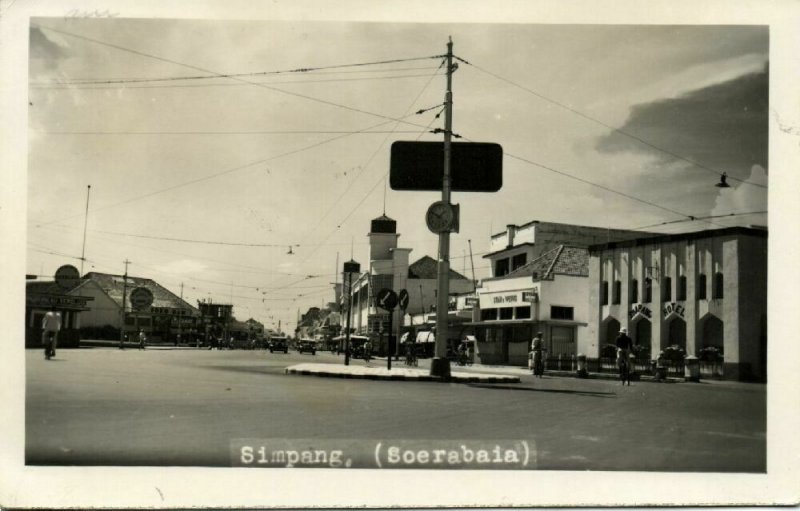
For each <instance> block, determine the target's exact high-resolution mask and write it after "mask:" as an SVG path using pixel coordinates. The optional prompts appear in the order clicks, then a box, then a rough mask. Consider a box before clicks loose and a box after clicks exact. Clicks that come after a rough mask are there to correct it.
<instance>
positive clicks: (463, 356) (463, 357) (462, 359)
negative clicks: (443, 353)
mask: <svg viewBox="0 0 800 511" xmlns="http://www.w3.org/2000/svg"><path fill="white" fill-rule="evenodd" d="M457 363H458V365H460V366H471V365H472V360H471V359H470V358H469V356H467V353H466V352H461V353H459V354H458V359H457Z"/></svg>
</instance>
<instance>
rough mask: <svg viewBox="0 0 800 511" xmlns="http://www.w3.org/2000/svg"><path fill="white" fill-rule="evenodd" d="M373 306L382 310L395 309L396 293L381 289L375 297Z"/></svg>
mask: <svg viewBox="0 0 800 511" xmlns="http://www.w3.org/2000/svg"><path fill="white" fill-rule="evenodd" d="M375 304H376V305H377V306H378V307H380V308H381V309H383V310H387V311H391V310H392V309H394V308H395V307H397V293H395V292H394V291H392V290H391V289H387V288H383V289H381V290H380V291H378V294H377V295H375Z"/></svg>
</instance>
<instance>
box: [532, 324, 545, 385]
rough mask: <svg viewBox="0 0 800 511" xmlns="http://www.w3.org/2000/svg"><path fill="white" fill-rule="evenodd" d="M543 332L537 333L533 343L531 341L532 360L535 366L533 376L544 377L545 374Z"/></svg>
mask: <svg viewBox="0 0 800 511" xmlns="http://www.w3.org/2000/svg"><path fill="white" fill-rule="evenodd" d="M542 336H543V334H542V332H536V336H534V338H533V341H531V353H530V359H531V361H532V365H533V375H534V376H538V377H539V378H541V377H542V375H543V374H544V341H543V340H542Z"/></svg>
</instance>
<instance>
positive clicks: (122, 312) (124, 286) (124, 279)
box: [119, 259, 131, 349]
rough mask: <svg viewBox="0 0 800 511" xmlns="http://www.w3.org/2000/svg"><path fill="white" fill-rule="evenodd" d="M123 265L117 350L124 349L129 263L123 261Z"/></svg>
mask: <svg viewBox="0 0 800 511" xmlns="http://www.w3.org/2000/svg"><path fill="white" fill-rule="evenodd" d="M124 263H125V274H124V275H123V276H122V310H120V316H122V319H121V321H120V326H119V349H124V346H125V319H126V317H125V307H126V301H127V295H128V265H129V264H130V263H131V262H130V261H128V260H127V259H125V261H124Z"/></svg>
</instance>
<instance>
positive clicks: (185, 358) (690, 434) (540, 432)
mask: <svg viewBox="0 0 800 511" xmlns="http://www.w3.org/2000/svg"><path fill="white" fill-rule="evenodd" d="M26 355H27V367H26V370H27V372H26V374H27V389H26V391H27V400H26V412H27V413H26V428H27V429H26V457H27V462H28V463H29V464H76V465H181V466H187V465H201V466H227V465H229V464H230V461H231V454H230V449H231V447H230V446H231V441H233V440H235V439H240V438H294V439H341V440H342V441H346V440H347V439H357V440H359V441H363V443H364V444H365V445H366V444H369V445H374V444H375V443H376V442H378V441H381V440H398V439H409V440H430V441H432V442H433V441H435V440H444V439H450V440H471V441H479V440H486V441H492V440H496V439H509V440H526V441H529V442H531V445H535V449H536V451H537V453H538V456H537V466H538V468H540V469H549V470H586V469H590V470H653V471H723V472H727V471H744V472H763V471H765V470H766V387H765V386H763V385H744V384H736V383H724V382H723V383H706V384H704V383H700V384H688V383H680V384H658V383H644V382H642V383H638V384H637V383H635V384H634V385H633V386H630V387H622V386H620V385H619V383H618V382H614V381H602V380H579V379H574V378H547V377H546V378H544V379H536V380H534V379H532V378H531V377H528V376H523V378H522V382H521V383H520V384H511V385H492V384H487V385H474V384H454V383H431V382H427V383H425V382H391V381H371V380H344V379H338V378H320V377H310V376H297V375H286V374H284V369H285V367H286V366H288V365H291V364H295V363H299V362H309V361H314V362H330V363H341V362H342V358H341V357H338V358H337V357H336V356H334V355H331V354H327V353H325V354H323V353H318V354H317V355H316V356H311V355H310V354H302V355H301V354H297V353H294V352H290V354H288V355H285V354H282V353H281V354H278V353H275V354H270V353H269V352H249V351H216V350H214V351H208V350H186V349H183V350H181V349H177V350H155V349H151V350H146V351H138V350H124V351H121V350H118V349H111V348H96V349H81V350H60V351H59V353H58V357H57V358H56V359H55V360H52V361H45V360H43V358H42V356H41V353H40V352H39V351H38V350H37V351H28V352H27V353H26ZM353 363H354V364H363V361H354V362H353ZM373 364H381V365H385V360H378V361H376V362H373ZM459 369H460V368H459ZM431 445H433V443H432V444H431Z"/></svg>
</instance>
